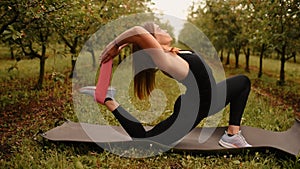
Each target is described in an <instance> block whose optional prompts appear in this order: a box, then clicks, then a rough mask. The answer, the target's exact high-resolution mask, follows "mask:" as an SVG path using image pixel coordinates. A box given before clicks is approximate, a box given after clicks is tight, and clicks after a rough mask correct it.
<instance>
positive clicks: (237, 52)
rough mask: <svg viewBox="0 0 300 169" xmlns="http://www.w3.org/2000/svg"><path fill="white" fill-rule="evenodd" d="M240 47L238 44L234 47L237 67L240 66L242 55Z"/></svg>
mask: <svg viewBox="0 0 300 169" xmlns="http://www.w3.org/2000/svg"><path fill="white" fill-rule="evenodd" d="M240 49H241V48H240V47H239V46H237V47H235V48H234V56H235V68H238V67H239V56H240Z"/></svg>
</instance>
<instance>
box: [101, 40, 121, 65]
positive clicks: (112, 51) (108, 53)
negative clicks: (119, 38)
mask: <svg viewBox="0 0 300 169" xmlns="http://www.w3.org/2000/svg"><path fill="white" fill-rule="evenodd" d="M119 53H120V47H119V46H118V45H117V44H116V41H112V42H111V43H109V44H108V45H107V46H106V47H105V49H104V51H103V52H102V54H101V56H100V61H101V64H102V63H105V62H107V61H109V60H110V59H113V58H114V57H116V56H117V55H118V54H119Z"/></svg>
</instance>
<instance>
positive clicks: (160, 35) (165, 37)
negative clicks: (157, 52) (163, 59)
mask: <svg viewBox="0 0 300 169" xmlns="http://www.w3.org/2000/svg"><path fill="white" fill-rule="evenodd" d="M154 36H155V38H156V40H157V41H158V43H159V44H161V45H168V46H170V45H171V43H172V40H173V39H172V37H171V36H170V34H169V33H168V32H167V31H166V30H163V29H161V28H160V27H159V26H158V25H155V32H154Z"/></svg>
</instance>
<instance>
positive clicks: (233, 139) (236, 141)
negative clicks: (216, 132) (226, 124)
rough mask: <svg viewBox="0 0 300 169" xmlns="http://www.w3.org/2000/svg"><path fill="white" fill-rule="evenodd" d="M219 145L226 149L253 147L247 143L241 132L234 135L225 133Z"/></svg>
mask: <svg viewBox="0 0 300 169" xmlns="http://www.w3.org/2000/svg"><path fill="white" fill-rule="evenodd" d="M219 144H220V145H221V146H223V147H225V148H241V147H252V146H251V145H250V144H248V143H247V141H246V139H245V138H244V136H243V135H242V133H241V131H239V132H238V133H236V134H234V135H229V134H228V133H227V131H225V133H224V135H223V136H222V137H221V139H220V141H219Z"/></svg>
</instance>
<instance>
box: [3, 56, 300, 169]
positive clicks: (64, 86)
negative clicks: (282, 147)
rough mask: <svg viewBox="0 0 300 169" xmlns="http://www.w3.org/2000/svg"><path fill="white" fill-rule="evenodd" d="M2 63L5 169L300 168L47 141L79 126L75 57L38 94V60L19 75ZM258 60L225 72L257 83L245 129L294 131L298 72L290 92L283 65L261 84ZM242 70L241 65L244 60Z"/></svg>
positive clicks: (52, 64)
mask: <svg viewBox="0 0 300 169" xmlns="http://www.w3.org/2000/svg"><path fill="white" fill-rule="evenodd" d="M3 55H7V54H6V53H4V54H3ZM0 58H1V59H0V82H1V88H0V93H1V96H0V101H1V106H0V110H1V111H0V113H1V115H0V117H1V119H0V135H1V140H0V141H1V147H0V149H1V151H0V158H1V160H0V168H78V169H83V168H222V169H225V168H249V169H253V168H255V169H257V168H275V169H276V168H300V161H299V158H296V159H293V158H289V157H283V156H280V155H279V154H277V153H276V152H272V151H269V150H266V151H263V152H248V151H246V152H243V153H238V154H221V155H219V154H215V153H212V154H190V153H174V152H168V153H163V154H161V155H157V156H154V157H149V158H140V159H135V158H125V157H120V156H118V155H114V154H112V153H110V152H107V151H103V150H101V149H100V148H99V147H97V146H93V145H88V144H64V143H53V142H50V141H47V140H43V139H42V138H41V137H40V136H39V133H40V132H43V131H47V130H49V129H51V128H53V127H55V126H56V125H59V124H61V123H63V122H64V121H65V120H66V119H69V120H72V121H78V118H79V117H78V115H77V114H76V113H74V105H73V100H72V80H71V79H69V78H68V75H69V71H70V62H71V61H70V58H68V57H59V56H56V57H49V58H48V59H47V61H46V63H47V67H46V75H45V82H44V88H43V89H42V90H40V91H36V90H33V87H34V85H35V83H36V81H37V76H38V60H22V61H20V62H19V63H18V65H17V69H13V70H12V71H10V72H8V71H7V70H8V69H9V67H11V66H12V65H14V64H15V61H11V60H8V59H6V57H4V56H0ZM256 61H257V59H256V58H255V57H252V58H251V72H250V73H245V72H244V71H243V68H242V66H241V68H240V69H233V68H232V66H227V67H225V70H226V74H227V75H228V76H230V75H234V74H240V73H243V74H246V75H247V76H249V77H250V79H251V82H252V91H251V93H250V96H249V101H248V104H247V107H246V109H245V114H244V117H243V122H242V123H243V125H249V126H253V127H259V128H263V129H267V130H272V131H284V130H286V129H288V128H289V127H290V126H291V125H292V123H293V122H294V113H296V112H297V111H299V102H297V99H298V98H299V96H300V85H299V84H300V81H299V79H300V68H299V67H300V66H299V65H298V64H292V63H288V64H287V65H286V76H287V83H286V85H285V86H277V85H276V80H277V74H279V71H278V70H277V67H279V64H280V63H279V61H273V60H264V62H265V63H264V64H265V66H264V71H265V74H264V76H263V77H262V78H260V79H257V77H256V76H257V75H256V74H257V72H256V70H257V67H256V65H257V63H256ZM240 64H241V65H243V60H241V63H240ZM158 83H159V85H160V86H164V87H165V88H167V89H169V90H170V84H172V83H174V82H173V81H170V80H168V79H162V80H161V81H159V82H158ZM171 86H172V85H171ZM174 90H178V89H174ZM282 94H284V95H285V97H282ZM166 95H167V96H168V97H170V98H168V97H167V98H168V100H169V102H168V103H167V105H166V106H167V107H166V109H165V112H164V113H163V114H162V117H161V118H164V116H167V115H168V113H170V110H172V107H171V106H172V103H173V101H174V98H175V95H176V94H174V93H170V94H166ZM169 95H170V96H169ZM295 100H296V101H295ZM133 102H134V103H135V104H136V106H137V107H139V109H144V108H145V107H143V106H146V107H147V105H148V103H138V102H137V101H136V100H134V98H133ZM100 108H101V110H102V112H103V113H102V116H103V117H104V118H105V120H106V121H108V122H109V123H110V124H114V125H118V122H117V121H116V120H115V119H114V117H113V116H112V115H111V114H110V113H109V112H108V111H107V110H105V109H103V107H100ZM224 112H225V113H223V114H222V120H221V122H220V124H219V125H220V126H224V125H226V124H227V121H228V108H226V109H225V111H224ZM157 121H158V120H156V121H154V122H152V123H157ZM201 125H202V124H200V126H201ZM262 139H263V138H262ZM299 144H300V143H299Z"/></svg>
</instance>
